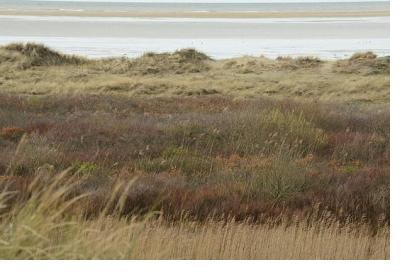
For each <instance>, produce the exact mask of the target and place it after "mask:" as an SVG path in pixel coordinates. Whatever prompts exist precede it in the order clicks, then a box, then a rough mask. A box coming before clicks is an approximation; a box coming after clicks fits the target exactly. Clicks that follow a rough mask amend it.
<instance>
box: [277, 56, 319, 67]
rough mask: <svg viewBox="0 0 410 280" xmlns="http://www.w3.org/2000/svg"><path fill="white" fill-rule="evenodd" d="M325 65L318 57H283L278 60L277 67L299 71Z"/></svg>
mask: <svg viewBox="0 0 410 280" xmlns="http://www.w3.org/2000/svg"><path fill="white" fill-rule="evenodd" d="M322 64H323V61H322V60H321V59H319V58H317V57H310V56H306V57H297V58H292V57H288V56H287V57H283V56H279V57H278V58H277V59H276V67H277V68H279V69H284V70H297V69H309V68H316V67H318V66H320V65H322Z"/></svg>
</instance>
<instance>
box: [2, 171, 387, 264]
mask: <svg viewBox="0 0 410 280" xmlns="http://www.w3.org/2000/svg"><path fill="white" fill-rule="evenodd" d="M67 174H68V173H67V172H64V173H61V174H58V175H57V176H56V177H54V178H51V179H50V180H49V181H46V182H44V181H41V183H39V182H40V181H39V177H38V179H36V180H34V181H33V182H31V184H30V192H31V194H30V196H29V197H28V198H26V199H23V200H22V197H21V196H20V198H19V200H17V201H16V200H14V202H13V203H12V204H10V202H11V201H13V199H15V197H16V194H15V193H12V192H8V191H7V188H6V186H7V185H8V183H7V180H4V179H2V180H1V181H0V184H1V185H2V187H3V188H2V189H3V191H2V192H1V193H0V194H1V195H0V205H1V206H2V219H1V221H0V232H1V234H0V259H389V231H388V229H387V228H380V229H379V231H378V232H377V233H376V234H372V233H371V232H370V231H369V229H368V228H367V227H366V226H365V225H356V224H348V225H345V226H341V225H339V224H338V223H336V222H329V221H322V222H317V223H314V224H308V223H306V222H303V221H302V222H300V223H297V224H290V225H286V224H280V225H275V224H270V223H265V224H261V225H256V224H253V223H249V222H246V221H244V222H235V221H234V220H229V219H228V221H223V222H218V221H215V220H212V218H210V219H208V220H207V221H205V222H196V221H189V220H185V219H184V218H183V217H181V219H180V220H179V221H177V222H173V223H168V222H166V221H164V220H163V219H162V218H161V213H160V212H151V213H150V214H148V215H146V216H144V217H134V218H131V219H124V218H120V217H119V216H118V214H116V213H119V212H120V211H121V208H122V207H124V204H123V198H124V197H125V193H126V192H125V193H124V192H122V191H121V190H124V188H125V190H127V189H128V187H127V186H128V183H125V184H123V183H117V185H116V186H115V187H114V188H113V189H114V192H113V193H111V195H110V198H109V200H108V201H107V204H106V206H105V208H104V209H103V210H102V211H101V212H100V214H99V215H98V216H97V217H95V218H94V219H85V218H84V216H83V215H82V209H84V208H83V207H82V206H79V204H80V205H81V203H82V200H83V199H84V198H86V196H84V195H83V196H72V195H70V193H71V192H72V191H71V190H72V189H73V188H75V186H76V185H78V183H79V182H78V180H79V179H76V178H77V177H76V175H74V176H67ZM118 195H119V196H118ZM116 197H117V198H116ZM108 208H112V209H114V212H111V214H110V215H107V213H108V212H106V210H107V209H108ZM5 209H6V210H5ZM118 211H119V212H118Z"/></svg>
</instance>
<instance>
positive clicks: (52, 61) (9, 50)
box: [0, 43, 86, 69]
mask: <svg viewBox="0 0 410 280" xmlns="http://www.w3.org/2000/svg"><path fill="white" fill-rule="evenodd" d="M0 53H1V55H0V63H1V62H12V63H15V64H17V65H18V67H20V68H23V69H26V68H29V67H32V66H55V65H70V64H71V65H72V64H73V65H78V64H83V63H85V62H86V60H85V59H84V58H80V57H77V56H71V55H64V54H61V53H59V52H56V51H54V50H52V49H50V48H48V47H46V46H44V45H42V44H36V43H26V44H17V43H15V44H9V45H6V46H4V47H2V48H0Z"/></svg>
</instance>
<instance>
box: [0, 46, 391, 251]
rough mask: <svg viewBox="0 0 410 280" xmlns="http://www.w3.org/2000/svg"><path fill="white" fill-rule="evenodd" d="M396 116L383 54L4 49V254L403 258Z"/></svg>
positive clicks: (0, 114)
mask: <svg viewBox="0 0 410 280" xmlns="http://www.w3.org/2000/svg"><path fill="white" fill-rule="evenodd" d="M389 121H390V119H389V58H388V57H384V58H379V57H377V56H375V55H373V54H371V53H364V54H356V55H354V56H352V57H351V58H349V59H345V60H338V61H323V60H320V59H317V58H311V57H310V58H306V57H305V58H289V57H281V58H278V59H275V60H270V59H266V58H251V57H244V58H238V59H231V60H222V61H218V60H212V59H211V58H209V57H208V56H206V55H205V54H202V53H200V52H197V51H195V50H189V49H188V50H180V51H177V52H175V53H164V54H154V53H148V54H145V55H144V56H142V57H140V58H136V59H126V58H112V59H104V60H89V59H85V58H79V57H73V56H67V55H64V54H60V53H58V52H55V51H53V50H50V49H48V48H46V47H44V46H38V45H33V44H28V45H21V44H14V45H9V46H5V47H1V48H0V154H1V155H2V156H1V157H0V187H1V188H0V192H1V198H0V201H1V203H0V204H1V205H2V206H1V207H0V211H1V218H0V228H1V234H2V237H0V258H24V259H26V258H32V259H35V258H86V259H87V258H206V259H207V258H222V259H224V258H252V259H253V258H256V259H258V258H277V259H284V258H308V259H317V258H326V259H327V258H330V259H331V258H333V259H334V258H337V259H339V258H340V259H349V258H352V259H366V258H376V259H386V258H389V249H388V235H389V223H390V198H389V189H390V182H389V171H390V165H389V164H390V162H389V157H390V154H389V150H390V139H389V138H390V129H389ZM305 241H306V242H305ZM141 244H144V245H141ZM95 248H98V250H96V249H95ZM218 248H219V249H218Z"/></svg>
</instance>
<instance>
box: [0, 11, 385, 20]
mask: <svg viewBox="0 0 410 280" xmlns="http://www.w3.org/2000/svg"><path fill="white" fill-rule="evenodd" d="M0 15H10V16H24V15H26V16H77V17H78V16H84V17H146V18H148V17H149V18H156V17H160V18H164V17H167V18H295V17H298V18H300V17H382V16H389V15H390V11H387V10H386V11H315V12H310V11H309V12H135V11H81V10H10V9H8V10H6V9H3V10H1V9H0Z"/></svg>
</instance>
